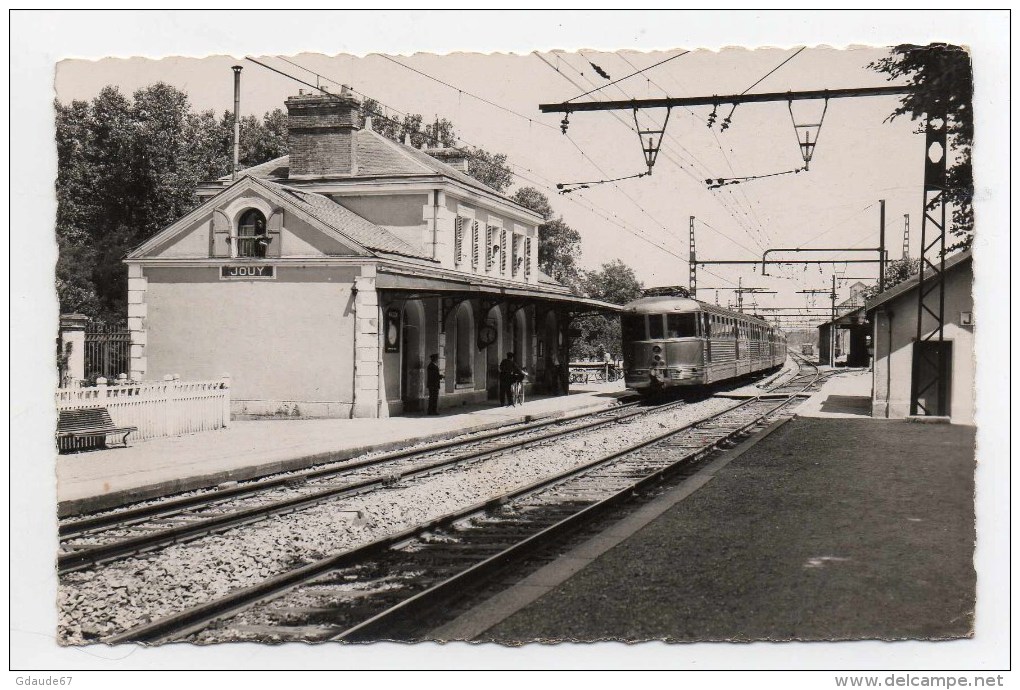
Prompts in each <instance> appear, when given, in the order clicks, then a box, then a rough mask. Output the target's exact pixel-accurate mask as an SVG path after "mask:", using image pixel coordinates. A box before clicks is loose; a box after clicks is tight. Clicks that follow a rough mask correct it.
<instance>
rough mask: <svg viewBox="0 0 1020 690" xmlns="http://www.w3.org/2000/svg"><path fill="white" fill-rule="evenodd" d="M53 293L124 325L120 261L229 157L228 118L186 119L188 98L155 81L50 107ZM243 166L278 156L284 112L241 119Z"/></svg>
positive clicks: (179, 210)
mask: <svg viewBox="0 0 1020 690" xmlns="http://www.w3.org/2000/svg"><path fill="white" fill-rule="evenodd" d="M55 107H56V125H57V132H56V143H57V182H56V193H57V222H56V235H57V243H58V249H59V252H60V254H59V258H58V260H57V276H56V278H57V280H56V285H57V294H58V297H59V299H60V308H61V311H63V312H65V313H66V312H80V313H84V314H86V315H87V316H90V317H92V318H93V319H94V320H99V321H105V322H109V323H122V322H123V321H124V319H125V318H126V312H127V306H126V302H127V268H126V267H125V266H124V264H123V258H124V256H125V254H127V253H128V252H129V251H130V250H131V249H132V248H134V247H135V246H137V245H138V244H140V243H141V242H143V241H145V240H146V239H148V238H149V237H152V236H153V235H154V234H155V233H157V232H159V231H161V230H162V229H163V228H165V227H167V226H168V225H170V224H171V223H173V222H174V221H175V220H177V219H178V218H180V217H181V216H183V215H185V214H186V213H187V212H188V211H190V210H191V209H192V208H194V207H195V205H196V204H197V202H198V200H197V197H196V196H195V188H196V187H197V185H198V183H199V182H201V181H203V180H207V179H210V178H216V177H220V176H222V175H224V174H226V173H227V172H229V170H230V163H231V161H232V160H233V115H232V114H230V113H226V114H225V115H224V116H223V117H222V118H221V119H217V118H216V117H215V115H214V114H213V113H212V112H211V111H206V112H203V113H194V112H192V111H191V109H190V104H189V102H188V96H187V94H185V93H184V92H183V91H180V90H178V89H176V88H174V87H172V86H170V85H168V84H164V83H157V84H153V85H151V86H148V87H145V88H142V89H139V90H137V91H136V92H135V93H134V95H133V97H132V98H127V97H126V96H124V95H123V94H121V93H120V92H119V91H118V90H117V89H116V88H114V87H106V88H104V89H103V90H102V91H101V92H100V93H99V95H98V96H96V97H95V98H94V99H93V100H92V101H90V102H85V101H74V102H72V103H71V104H69V105H63V104H60V103H57V104H56V105H55ZM240 124H241V140H240V143H241V146H240V148H241V155H240V160H241V165H242V166H244V167H247V166H250V165H257V164H259V163H263V162H265V161H266V160H270V159H272V158H276V157H278V156H281V155H284V154H285V153H286V152H287V149H286V116H285V115H284V114H283V113H282V112H281V111H279V110H277V111H274V112H272V113H268V114H266V116H265V117H263V118H261V119H259V118H255V117H246V118H242V121H241V123H240Z"/></svg>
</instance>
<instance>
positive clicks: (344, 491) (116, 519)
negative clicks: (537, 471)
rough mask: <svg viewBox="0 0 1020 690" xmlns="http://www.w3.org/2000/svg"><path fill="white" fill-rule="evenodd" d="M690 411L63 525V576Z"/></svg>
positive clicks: (389, 456) (336, 470)
mask: <svg viewBox="0 0 1020 690" xmlns="http://www.w3.org/2000/svg"><path fill="white" fill-rule="evenodd" d="M683 404H685V402H684V401H682V400H680V401H674V402H671V403H667V404H664V405H658V406H655V407H639V403H638V402H632V403H625V404H623V405H620V406H618V407H614V408H611V409H609V410H600V411H598V412H595V413H584V414H579V415H575V416H572V417H566V418H557V419H552V420H544V421H540V422H532V423H528V424H524V425H520V426H515V427H512V428H509V429H500V430H496V431H492V432H487V433H483V434H479V435H472V436H468V437H464V438H459V439H453V440H450V441H443V442H440V443H434V444H428V445H424V446H419V447H414V448H409V449H401V450H398V451H394V452H390V453H384V454H381V455H377V456H375V457H369V458H363V459H360V460H353V461H347V462H340V463H332V464H329V465H326V466H323V467H318V468H313V469H310V470H305V471H300V472H293V473H288V474H285V475H281V476H276V477H271V478H268V479H264V480H259V481H255V482H250V483H246V484H242V485H238V486H235V487H231V488H227V489H224V490H220V491H211V492H204V493H200V494H195V495H189V496H184V497H180V498H174V499H169V500H164V501H157V502H152V503H148V504H146V505H142V506H138V507H135V508H129V509H126V510H120V511H112V512H108V513H104V514H101V515H97V516H92V517H88V518H83V519H78V520H67V521H64V522H62V523H61V525H60V527H59V535H60V539H61V548H60V551H59V552H58V556H57V569H58V572H59V573H60V574H65V573H71V572H75V571H78V570H83V569H86V568H90V567H93V566H96V565H98V564H103V563H107V562H111V561H114V560H118V559H121V558H124V557H128V556H132V555H136V554H141V553H147V552H151V551H154V550H157V549H160V548H163V547H165V546H167V545H170V544H176V543H181V542H186V541H190V540H195V539H199V538H202V537H204V536H207V535H210V534H215V533H219V532H223V531H225V530H228V529H233V528H236V527H239V526H243V525H246V524H251V523H254V522H258V521H260V520H264V519H266V518H268V517H271V516H274V515H284V514H287V513H291V512H295V511H299V510H303V509H306V508H309V507H311V506H314V505H317V504H320V503H322V502H325V501H329V500H335V499H339V498H344V497H348V496H353V495H357V494H360V493H364V492H368V491H373V490H378V489H381V488H384V487H386V486H387V485H390V484H393V483H396V482H397V481H399V480H402V479H406V478H411V477H420V476H424V475H428V474H430V473H434V472H440V471H444V470H448V469H450V468H452V467H454V466H456V465H463V464H466V463H473V462H478V461H481V460H485V459H487V458H491V457H494V456H497V455H499V454H501V453H506V452H508V451H516V450H520V449H522V448H527V447H529V446H532V445H535V444H539V443H547V442H549V441H552V440H555V439H559V438H563V437H566V436H569V435H573V434H578V433H582V432H585V431H588V430H591V429H594V428H597V427H603V426H606V425H609V424H613V423H622V422H625V421H626V420H630V419H633V418H635V417H639V416H643V415H648V414H653V413H661V412H667V411H669V410H670V409H673V408H675V407H678V406H680V405H683Z"/></svg>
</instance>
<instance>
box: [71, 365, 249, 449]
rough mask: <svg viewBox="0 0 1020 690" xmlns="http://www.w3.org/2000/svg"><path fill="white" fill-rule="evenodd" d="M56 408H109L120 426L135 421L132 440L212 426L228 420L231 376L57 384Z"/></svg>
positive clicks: (100, 380)
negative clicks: (70, 385)
mask: <svg viewBox="0 0 1020 690" xmlns="http://www.w3.org/2000/svg"><path fill="white" fill-rule="evenodd" d="M56 401H57V409H58V410H80V409H85V408H89V407H105V408H106V409H107V410H108V411H109V412H110V419H112V420H113V423H114V424H115V425H116V426H119V427H120V426H134V427H138V430H137V431H134V432H132V433H131V436H130V437H129V439H128V441H129V442H130V441H143V440H145V439H150V438H162V437H167V436H179V435H181V434H191V433H194V432H196V431H211V430H213V429H220V428H223V427H225V426H229V424H230V378H229V377H224V378H222V379H220V380H218V381H179V380H175V379H168V380H164V381H149V382H144V383H128V382H126V381H123V380H122V381H119V382H118V383H117V384H115V385H107V382H106V379H103V378H100V379H98V381H97V385H96V386H94V387H88V388H58V389H57V395H56Z"/></svg>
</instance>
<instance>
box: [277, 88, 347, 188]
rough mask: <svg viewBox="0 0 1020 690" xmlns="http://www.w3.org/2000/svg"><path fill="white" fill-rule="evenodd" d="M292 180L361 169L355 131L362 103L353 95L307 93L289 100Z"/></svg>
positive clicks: (343, 174)
mask: <svg viewBox="0 0 1020 690" xmlns="http://www.w3.org/2000/svg"><path fill="white" fill-rule="evenodd" d="M286 106H287V136H288V140H289V147H290V174H289V177H290V179H307V178H315V177H338V176H345V175H354V174H357V172H358V162H357V155H356V151H355V146H354V132H355V131H356V130H357V129H358V124H359V119H360V117H359V110H360V106H361V103H360V102H359V101H358V100H357V99H356V98H353V97H351V96H349V95H341V96H331V95H327V94H304V93H302V94H301V95H298V96H291V97H290V98H288V99H287V100H286Z"/></svg>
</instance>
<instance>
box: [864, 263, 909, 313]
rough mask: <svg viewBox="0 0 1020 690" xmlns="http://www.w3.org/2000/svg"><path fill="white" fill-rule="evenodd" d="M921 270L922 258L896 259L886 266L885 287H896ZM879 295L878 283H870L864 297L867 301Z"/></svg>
mask: <svg viewBox="0 0 1020 690" xmlns="http://www.w3.org/2000/svg"><path fill="white" fill-rule="evenodd" d="M920 270H921V260H920V259H911V258H910V257H909V256H908V257H906V258H903V259H897V260H896V261H890V262H889V263H888V264H886V266H885V289H886V290H888V289H890V288H894V287H896V286H897V285H899V284H900V283H902V282H904V281H906V280H910V279H911V278H913V277H914V276H916V275H917V274H918V272H920ZM876 295H878V285H869V286H868V287H867V288H865V289H864V292H863V293H862V295H861V296H862V297H863V299H864V301H865V302H867V301H868V300H870V299H873V298H874V297H875V296H876Z"/></svg>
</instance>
